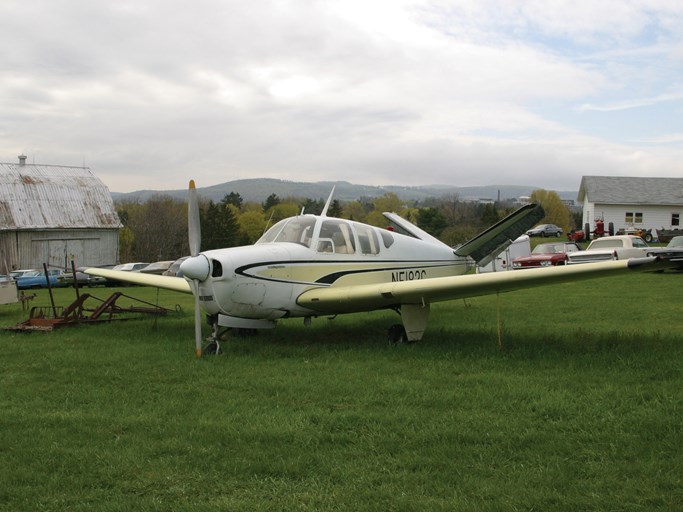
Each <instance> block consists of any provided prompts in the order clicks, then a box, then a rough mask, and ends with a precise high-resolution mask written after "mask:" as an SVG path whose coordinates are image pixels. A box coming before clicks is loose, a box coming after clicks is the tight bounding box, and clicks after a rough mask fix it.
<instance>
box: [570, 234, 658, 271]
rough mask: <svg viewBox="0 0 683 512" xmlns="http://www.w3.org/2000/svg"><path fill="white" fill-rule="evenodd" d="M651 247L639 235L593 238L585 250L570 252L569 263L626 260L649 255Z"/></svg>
mask: <svg viewBox="0 0 683 512" xmlns="http://www.w3.org/2000/svg"><path fill="white" fill-rule="evenodd" d="M648 250H650V247H648V245H647V244H646V243H645V241H644V240H643V239H642V238H640V237H639V236H634V235H616V236H605V237H603V238H598V239H597V240H593V241H592V242H591V243H590V245H589V246H588V248H587V249H586V250H585V251H578V252H573V253H569V254H568V255H567V264H568V265H575V264H577V263H595V262H597V261H610V260H626V259H629V258H642V257H645V256H647V252H648Z"/></svg>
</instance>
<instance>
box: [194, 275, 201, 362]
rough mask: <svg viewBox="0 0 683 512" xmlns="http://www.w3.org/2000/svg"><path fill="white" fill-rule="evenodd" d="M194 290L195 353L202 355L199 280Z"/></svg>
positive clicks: (198, 355)
mask: <svg viewBox="0 0 683 512" xmlns="http://www.w3.org/2000/svg"><path fill="white" fill-rule="evenodd" d="M194 284H195V292H194V353H195V355H196V356H197V357H202V312H201V310H200V307H199V281H195V282H194Z"/></svg>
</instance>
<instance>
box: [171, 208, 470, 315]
mask: <svg viewBox="0 0 683 512" xmlns="http://www.w3.org/2000/svg"><path fill="white" fill-rule="evenodd" d="M181 269H182V270H183V272H184V274H185V276H186V277H188V278H189V279H193V280H194V281H193V282H194V283H195V284H194V285H195V286H197V285H198V288H199V289H198V295H199V300H200V302H201V304H202V305H203V307H204V309H205V310H206V312H207V313H209V314H212V315H213V314H222V315H227V316H230V317H238V318H249V319H266V320H276V319H277V318H282V317H285V316H288V317H290V316H291V317H301V316H304V317H305V316H313V315H315V314H316V311H314V310H311V309H309V308H305V307H301V306H299V305H298V304H297V302H296V299H297V297H298V296H299V295H301V293H303V292H304V291H306V290H309V289H310V288H312V287H330V286H340V287H343V286H352V285H359V284H376V283H385V282H396V281H410V280H419V279H431V278H435V277H444V276H452V275H460V274H463V273H465V272H466V271H467V269H468V267H467V260H466V259H465V258H462V257H458V256H456V255H455V254H454V253H453V250H452V249H451V248H450V247H448V246H446V245H445V244H436V243H433V242H431V241H423V240H419V239H416V238H413V237H411V236H406V235H402V234H400V233H396V232H393V231H389V230H386V229H380V228H376V227H373V226H368V225H366V224H361V223H357V222H353V221H348V220H344V219H337V218H332V217H319V216H314V215H300V216H298V217H291V218H289V219H285V220H283V221H280V222H279V223H277V224H276V225H274V226H273V227H271V228H270V229H269V230H268V231H267V232H266V233H265V234H264V235H263V236H262V237H261V239H260V240H259V241H257V242H256V244H254V245H251V246H245V247H234V248H228V249H217V250H212V251H205V252H202V253H200V254H199V255H198V256H196V257H195V258H194V261H190V260H188V261H186V262H185V263H183V267H181Z"/></svg>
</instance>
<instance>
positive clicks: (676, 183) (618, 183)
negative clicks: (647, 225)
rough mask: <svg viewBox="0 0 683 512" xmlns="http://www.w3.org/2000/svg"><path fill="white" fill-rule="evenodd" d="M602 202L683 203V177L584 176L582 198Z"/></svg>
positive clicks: (580, 197)
mask: <svg viewBox="0 0 683 512" xmlns="http://www.w3.org/2000/svg"><path fill="white" fill-rule="evenodd" d="M586 197H587V198H588V200H589V201H590V202H591V203H601V204H653V205H680V204H683V178H629V177H621V176H584V177H583V178H581V186H580V187H579V201H583V200H584V199H585V198H586Z"/></svg>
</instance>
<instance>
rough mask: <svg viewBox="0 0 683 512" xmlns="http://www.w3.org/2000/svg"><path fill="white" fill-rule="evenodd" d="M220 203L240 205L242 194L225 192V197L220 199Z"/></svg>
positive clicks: (239, 206) (238, 206)
mask: <svg viewBox="0 0 683 512" xmlns="http://www.w3.org/2000/svg"><path fill="white" fill-rule="evenodd" d="M221 203H222V204H224V205H227V204H231V205H233V206H236V207H237V208H241V207H242V203H243V200H242V196H241V195H239V194H238V193H237V192H230V193H229V194H225V197H224V198H223V200H222V201H221Z"/></svg>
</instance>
